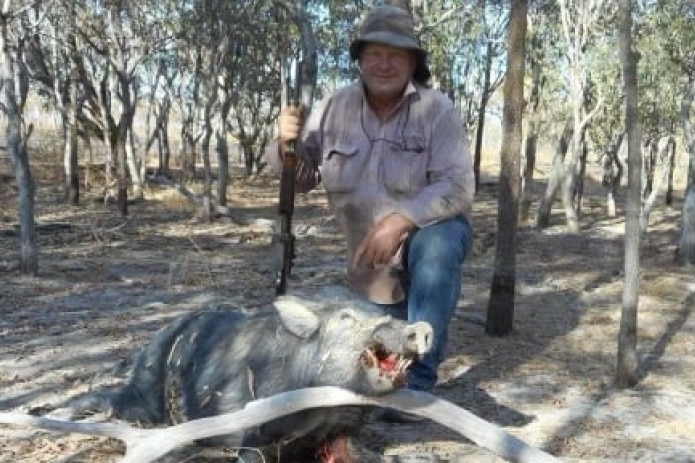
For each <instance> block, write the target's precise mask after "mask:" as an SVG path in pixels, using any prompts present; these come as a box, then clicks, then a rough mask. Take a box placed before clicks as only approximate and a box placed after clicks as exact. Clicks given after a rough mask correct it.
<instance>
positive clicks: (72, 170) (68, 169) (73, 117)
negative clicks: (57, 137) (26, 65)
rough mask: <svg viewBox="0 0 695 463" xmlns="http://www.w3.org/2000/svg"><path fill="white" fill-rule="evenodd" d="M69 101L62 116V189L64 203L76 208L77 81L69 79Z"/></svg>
mask: <svg viewBox="0 0 695 463" xmlns="http://www.w3.org/2000/svg"><path fill="white" fill-rule="evenodd" d="M68 85H69V87H70V90H69V92H70V101H69V103H68V104H69V106H67V107H66V108H65V110H66V111H67V114H63V115H62V117H63V120H64V125H65V130H64V133H65V145H64V153H63V160H64V179H65V184H64V189H65V195H64V197H65V202H66V203H68V204H73V205H75V206H77V205H78V204H79V203H80V176H79V171H78V165H77V164H78V162H77V112H78V103H77V80H75V79H74V78H71V79H70V81H69V84H68Z"/></svg>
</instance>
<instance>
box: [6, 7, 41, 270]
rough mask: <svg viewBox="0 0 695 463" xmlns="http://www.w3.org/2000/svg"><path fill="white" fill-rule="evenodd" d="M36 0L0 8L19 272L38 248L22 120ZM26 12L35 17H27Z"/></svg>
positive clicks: (35, 261)
mask: <svg viewBox="0 0 695 463" xmlns="http://www.w3.org/2000/svg"><path fill="white" fill-rule="evenodd" d="M39 6H40V2H36V5H32V4H25V3H20V4H19V6H15V7H13V4H12V1H11V0H5V1H4V2H3V3H2V7H1V10H0V50H2V51H1V52H0V90H1V91H2V93H1V97H0V110H1V111H2V112H3V114H4V115H5V117H6V120H7V126H6V127H5V140H6V143H7V152H8V153H9V155H10V160H11V161H12V168H13V170H14V175H15V179H16V181H17V186H18V192H17V209H18V215H19V249H20V257H19V259H20V260H19V271H20V273H21V274H23V275H37V274H38V269H39V257H38V256H39V249H38V243H37V240H36V222H35V219H34V194H35V185H34V178H33V176H32V174H31V168H30V166H29V153H28V152H27V143H28V141H29V137H30V136H31V131H32V127H31V126H27V125H26V124H25V121H24V107H25V104H26V100H27V95H28V94H29V73H28V69H27V66H26V63H25V62H24V58H25V53H24V52H25V45H26V35H27V34H28V33H29V32H30V29H31V28H32V26H34V27H35V26H36V24H38V22H40V20H41V17H40V16H39V15H40V13H41V12H40V10H39ZM29 12H34V13H36V19H34V20H33V21H32V20H30V19H29Z"/></svg>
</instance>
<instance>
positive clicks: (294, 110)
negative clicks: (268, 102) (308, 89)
mask: <svg viewBox="0 0 695 463" xmlns="http://www.w3.org/2000/svg"><path fill="white" fill-rule="evenodd" d="M305 113H306V111H305V107H304V106H303V105H292V106H287V107H286V108H284V109H283V110H282V111H280V115H279V116H278V128H279V138H280V140H281V142H283V143H287V142H291V141H294V140H297V139H298V138H299V136H300V135H301V133H302V127H304V116H305Z"/></svg>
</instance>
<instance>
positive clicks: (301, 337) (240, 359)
mask: <svg viewBox="0 0 695 463" xmlns="http://www.w3.org/2000/svg"><path fill="white" fill-rule="evenodd" d="M431 336H432V330H431V328H430V326H429V325H428V324H427V323H423V322H419V323H416V324H412V325H409V324H407V322H404V321H401V320H398V319H394V318H392V317H390V316H388V315H386V314H385V313H384V312H383V311H382V310H381V309H380V308H379V307H377V306H375V305H373V304H371V303H368V302H365V301H364V300H361V299H359V298H358V297H357V296H355V295H353V294H351V293H349V292H348V291H347V290H343V289H339V288H331V289H327V290H324V291H322V292H320V293H319V294H316V295H313V296H311V297H307V296H296V295H288V296H282V297H280V298H278V299H277V300H276V301H275V302H274V303H273V304H272V306H269V307H265V308H262V309H252V310H244V309H243V308H241V309H238V310H224V311H222V310H220V311H209V312H201V313H195V314H191V315H187V316H184V317H182V318H180V319H178V320H176V321H175V322H173V323H172V324H170V325H168V326H167V327H165V328H164V329H163V330H161V331H160V332H159V333H157V334H156V335H155V337H154V338H153V340H152V341H151V342H150V343H149V345H147V346H146V347H145V349H144V350H143V351H142V352H141V353H140V355H139V356H138V357H137V359H136V361H135V364H134V367H133V371H132V375H131V378H130V380H129V382H128V383H127V384H126V385H125V386H123V387H122V388H120V389H118V390H116V391H115V392H102V393H98V394H95V395H91V396H88V397H86V398H84V399H81V400H79V401H78V402H77V403H76V404H75V406H74V408H75V409H76V410H82V411H84V410H86V409H90V410H104V411H109V412H110V413H111V414H112V415H114V416H116V417H118V418H122V419H125V420H128V421H133V422H145V423H153V424H161V423H176V422H180V421H186V420H191V419H196V418H202V417H206V416H213V415H218V414H221V413H226V412H231V411H235V410H239V409H241V408H243V407H244V405H245V404H246V403H248V402H250V401H252V400H254V399H257V398H262V397H269V396H272V395H275V394H278V393H281V392H285V391H289V390H294V389H298V388H303V387H312V386H341V387H344V388H347V389H350V390H352V391H355V392H358V393H362V394H367V395H377V394H383V393H387V392H390V391H392V390H394V389H396V388H398V387H400V386H402V385H403V384H404V381H405V375H406V369H407V368H408V366H409V365H410V363H411V362H412V360H413V359H415V358H416V357H417V356H418V355H422V354H424V353H426V352H427V351H428V350H429V348H430V345H431ZM364 413H365V410H364V409H362V408H360V407H339V408H332V409H311V410H305V411H303V412H300V413H296V414H293V415H290V416H286V417H282V418H279V419H276V420H273V421H271V422H269V423H266V424H265V425H263V426H261V427H259V428H257V429H250V430H247V432H245V433H244V434H243V435H232V436H225V437H224V438H220V439H217V438H216V439H215V443H218V444H223V445H225V446H229V447H267V446H269V447H274V448H276V449H277V448H278V444H282V443H284V444H282V445H280V447H281V450H280V452H279V453H280V454H281V455H282V461H283V462H284V461H293V460H292V459H293V458H308V457H309V455H308V454H307V452H308V453H311V457H316V455H318V456H319V457H316V458H319V461H338V460H337V459H336V455H332V456H330V455H329V456H326V455H325V454H326V453H327V452H330V449H331V448H335V447H342V446H344V445H343V444H342V441H341V439H343V438H344V437H343V436H345V435H349V434H351V433H352V432H353V431H355V430H356V428H357V427H358V426H359V424H360V423H361V422H362V420H363V414H364ZM336 436H338V437H336ZM322 456H323V457H322ZM251 457H252V455H244V461H251V460H250V458H251ZM264 458H267V456H266V457H264ZM271 458H272V457H271ZM321 458H323V460H321ZM331 458H332V460H331ZM264 461H268V460H267V459H266V460H264ZM344 461H351V460H349V459H348V457H347V456H345V457H344Z"/></svg>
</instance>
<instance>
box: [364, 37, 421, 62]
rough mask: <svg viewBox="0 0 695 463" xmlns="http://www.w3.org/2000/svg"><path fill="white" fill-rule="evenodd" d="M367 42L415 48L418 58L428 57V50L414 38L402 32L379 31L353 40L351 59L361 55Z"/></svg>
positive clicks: (408, 48) (409, 48)
mask: <svg viewBox="0 0 695 463" xmlns="http://www.w3.org/2000/svg"><path fill="white" fill-rule="evenodd" d="M367 43H378V44H381V45H389V46H392V47H396V48H405V49H407V50H413V51H415V52H416V54H417V55H418V59H421V60H424V59H425V58H426V57H427V52H426V51H425V50H423V49H422V48H420V47H419V46H418V44H417V43H416V42H415V41H414V40H412V39H410V38H408V37H404V36H403V35H401V34H394V33H393V32H387V31H379V32H371V33H369V34H364V35H362V36H361V37H360V38H359V39H355V40H353V42H352V43H351V44H350V59H351V60H353V61H354V60H356V59H357V58H358V57H359V54H360V51H361V50H362V47H363V46H364V45H365V44H367Z"/></svg>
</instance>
